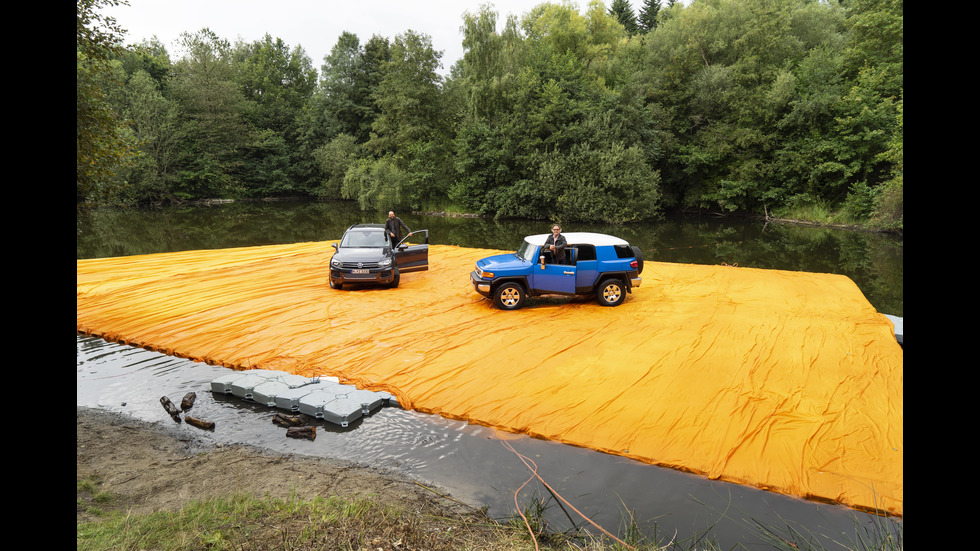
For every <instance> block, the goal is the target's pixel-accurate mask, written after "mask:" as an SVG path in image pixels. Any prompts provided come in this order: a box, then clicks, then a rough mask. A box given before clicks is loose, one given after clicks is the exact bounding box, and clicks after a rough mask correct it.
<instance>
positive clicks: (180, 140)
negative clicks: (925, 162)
mask: <svg viewBox="0 0 980 551" xmlns="http://www.w3.org/2000/svg"><path fill="white" fill-rule="evenodd" d="M111 1H112V0H85V1H84V2H79V14H80V15H79V22H80V23H79V47H78V70H77V75H78V87H77V88H78V98H79V99H78V159H79V170H78V172H79V181H78V197H79V200H81V199H82V198H96V197H98V198H106V199H109V198H112V196H113V195H115V198H119V197H121V198H123V199H127V200H130V201H136V202H156V201H166V200H190V199H200V198H206V197H215V196H223V197H245V196H270V195H284V194H290V195H294V194H300V195H311V196H312V195H318V196H322V197H327V198H338V197H339V198H346V199H351V200H356V201H357V202H358V204H359V205H360V206H361V207H362V208H396V207H412V208H425V207H437V208H443V207H444V205H443V204H444V203H446V202H451V203H453V204H454V205H453V206H455V207H457V208H462V209H465V210H468V211H473V212H480V213H483V214H488V215H495V216H520V217H529V218H549V219H553V220H563V221H574V220H597V221H598V220H603V221H614V222H628V221H630V220H638V219H642V218H648V217H651V216H655V215H656V214H657V213H658V212H659V211H660V209H661V208H663V207H664V206H667V207H677V208H688V207H699V208H710V209H717V210H724V211H734V210H746V211H754V212H762V211H765V210H768V211H770V212H776V211H779V210H784V211H785V210H786V209H794V208H800V207H804V206H807V205H820V206H825V207H828V208H831V209H839V210H840V211H841V212H843V213H846V214H848V215H849V216H851V217H852V218H854V219H865V220H867V219H871V220H873V221H874V223H875V224H879V225H882V226H889V227H898V228H901V227H902V204H903V201H902V198H903V185H904V179H903V152H904V148H903V134H902V133H903V116H904V115H903V109H904V99H903V90H904V83H903V58H902V56H903V33H904V30H903V19H902V3H901V0H847V2H846V3H843V5H841V4H838V3H837V2H836V1H835V0H829V1H824V0H766V1H764V2H760V1H757V0H697V1H696V2H691V3H690V4H689V5H687V6H685V5H683V4H681V3H675V2H674V1H673V0H667V1H666V2H664V1H663V0H644V3H643V7H642V8H641V10H640V12H639V21H638V22H637V24H638V25H639V29H638V30H637V29H633V28H632V27H631V24H630V18H631V17H632V13H633V12H632V9H631V8H630V4H629V3H628V2H626V1H625V0H616V1H615V2H613V4H612V7H611V8H610V9H607V7H606V6H605V5H604V4H603V3H602V2H600V1H598V0H591V1H589V2H588V3H587V5H586V6H585V9H584V10H583V11H581V12H580V11H579V9H578V7H576V6H575V5H573V4H572V3H571V2H569V1H564V2H556V3H542V4H538V5H536V6H534V7H532V8H531V9H530V10H528V11H527V12H526V13H524V15H523V16H521V17H516V16H514V15H508V17H507V18H506V19H499V18H498V15H497V13H496V12H494V11H493V10H492V8H491V7H490V6H489V5H485V6H482V7H481V8H480V10H479V11H477V12H476V13H466V14H464V15H463V19H462V31H463V48H464V55H463V58H462V59H461V60H460V61H459V62H458V63H457V64H456V65H455V66H454V67H452V68H451V72H450V77H449V78H447V79H443V78H442V77H441V76H440V75H439V74H438V72H437V71H436V69H437V68H438V67H439V64H440V59H441V53H439V52H436V51H435V50H434V49H433V48H432V44H431V41H430V39H429V38H428V36H426V35H424V34H421V33H417V32H414V31H408V32H406V33H404V34H401V35H398V36H396V37H395V39H394V41H392V42H389V40H388V39H386V38H382V37H378V36H373V37H372V38H371V40H369V41H368V42H367V43H365V44H361V42H360V40H359V39H358V38H357V37H356V36H355V35H353V34H350V33H344V34H343V35H341V37H340V38H339V40H338V41H337V44H336V46H335V47H334V48H333V49H332V50H331V52H330V53H329V54H328V55H327V56H326V57H325V58H324V60H323V66H322V71H321V74H320V75H319V79H317V75H316V71H315V70H313V68H312V63H311V62H310V61H309V60H308V59H307V58H306V56H305V54H304V53H303V51H302V48H301V47H299V46H297V47H296V48H293V49H290V48H288V47H287V46H286V45H285V44H284V43H283V42H282V41H281V40H279V39H274V38H272V37H271V36H268V35H266V36H265V37H264V38H263V39H262V40H260V41H257V42H254V43H251V44H243V43H239V44H237V45H236V47H235V48H231V47H230V46H229V44H228V43H227V41H225V40H223V39H221V38H220V37H218V36H216V35H214V33H211V32H210V31H208V30H207V29H204V30H202V31H200V32H198V33H196V34H193V35H189V34H185V35H184V37H183V44H182V45H183V48H182V49H181V51H182V55H181V57H180V59H177V60H175V61H173V62H172V61H171V60H170V58H169V56H168V54H167V52H166V50H165V49H164V48H163V47H162V46H161V45H160V44H159V42H158V41H156V40H151V41H144V42H143V43H142V44H139V45H136V46H132V47H130V48H129V49H128V50H126V51H120V49H119V47H118V42H119V40H118V38H119V34H120V31H119V29H118V28H117V27H113V22H111V21H101V20H99V19H98V18H97V17H96V16H94V15H93V14H94V13H95V11H94V9H95V7H97V6H99V5H103V4H106V5H108V3H109V2H111ZM498 25H499V28H498ZM93 27H95V30H92V28H93ZM113 29H115V32H114V31H113ZM634 33H636V36H631V35H632V34H634ZM137 144H138V146H139V149H138V151H139V153H140V155H139V157H138V158H135V162H133V163H131V165H130V166H126V161H127V159H132V157H131V156H129V157H128V155H129V152H130V151H135V150H136V149H135V147H134V146H135V145H137ZM119 190H122V193H121V194H119V193H112V192H113V191H115V192H118V191H119Z"/></svg>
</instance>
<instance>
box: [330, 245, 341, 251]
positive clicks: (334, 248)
mask: <svg viewBox="0 0 980 551" xmlns="http://www.w3.org/2000/svg"><path fill="white" fill-rule="evenodd" d="M331 245H333V250H335V251H339V250H340V249H338V248H337V244H336V243H331Z"/></svg>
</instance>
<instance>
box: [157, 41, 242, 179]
mask: <svg viewBox="0 0 980 551" xmlns="http://www.w3.org/2000/svg"><path fill="white" fill-rule="evenodd" d="M181 45H182V47H183V48H184V50H185V51H186V53H185V55H184V57H183V58H181V60H180V61H178V62H177V63H176V64H175V65H174V68H175V76H174V80H173V82H172V92H173V96H174V98H175V99H176V101H177V102H178V103H179V104H180V113H181V128H182V134H183V136H184V141H183V143H182V144H181V153H182V155H181V159H180V161H179V162H180V165H181V170H180V171H179V173H178V174H177V175H176V177H175V181H174V195H175V196H176V197H177V198H180V199H200V198H207V197H237V196H239V195H241V194H242V193H243V192H244V187H243V183H242V180H241V170H242V165H243V163H244V159H242V157H241V156H240V153H241V152H242V151H244V148H245V147H246V146H247V145H248V144H249V143H250V142H251V141H252V140H253V139H254V136H253V135H252V132H251V129H250V128H249V126H248V125H247V123H246V121H245V115H246V110H247V105H246V100H245V97H244V96H243V95H242V92H241V90H240V88H239V86H238V84H237V82H236V81H235V67H234V64H233V63H232V57H231V46H230V44H229V43H228V41H227V40H224V39H222V38H220V37H218V36H217V35H216V34H214V33H213V32H212V31H211V30H210V29H202V30H201V31H198V32H197V33H195V34H190V33H183V34H182V35H181Z"/></svg>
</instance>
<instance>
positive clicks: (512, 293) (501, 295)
mask: <svg viewBox="0 0 980 551" xmlns="http://www.w3.org/2000/svg"><path fill="white" fill-rule="evenodd" d="M526 298H527V293H526V292H525V291H524V287H522V286H521V284H520V283H504V284H503V285H501V286H499V287H497V290H496V291H494V293H493V303H494V305H495V306H496V307H497V308H500V309H501V310H517V309H518V308H520V307H521V306H524V300H525V299H526Z"/></svg>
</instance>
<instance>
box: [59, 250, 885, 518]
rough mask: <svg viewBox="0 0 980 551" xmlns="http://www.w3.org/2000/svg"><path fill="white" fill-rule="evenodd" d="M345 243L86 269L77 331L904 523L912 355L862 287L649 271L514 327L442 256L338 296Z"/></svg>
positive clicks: (671, 268) (733, 271) (103, 261)
mask: <svg viewBox="0 0 980 551" xmlns="http://www.w3.org/2000/svg"><path fill="white" fill-rule="evenodd" d="M332 252H333V249H332V248H331V247H330V246H329V242H318V243H296V244H290V245H274V246H261V247H243V248H234V249H221V250H199V251H186V252H176V253H164V254H152V255H143V256H130V257H119V258H100V259H90V260H78V261H77V300H76V307H77V330H78V332H79V333H83V334H91V335H96V336H100V337H102V338H105V339H107V340H110V341H118V342H125V343H128V344H131V345H134V346H139V347H144V348H148V349H152V350H158V351H162V352H165V353H168V354H172V355H176V356H180V357H185V358H191V359H193V360H197V361H203V362H208V363H210V364H215V365H223V366H227V367H230V368H234V369H249V368H261V369H276V370H282V371H287V372H291V373H295V374H298V375H304V376H313V375H333V376H337V377H339V378H340V379H341V380H342V381H344V382H347V383H352V384H356V385H357V386H359V387H361V388H365V389H369V390H375V391H386V392H389V393H392V394H394V395H395V396H396V397H397V398H398V401H399V403H400V404H401V405H402V406H404V407H405V408H409V409H415V410H418V411H422V412H428V413H432V414H438V415H442V416H445V417H448V418H453V419H461V420H465V421H469V422H472V423H478V424H481V425H488V426H492V427H496V428H499V429H502V430H506V431H513V432H519V433H527V434H529V435H532V436H535V437H540V438H546V439H550V440H556V441H559V442H564V443H567V444H572V445H576V446H584V447H588V448H593V449H596V450H599V451H602V452H607V453H611V454H618V455H623V456H627V457H631V458H634V459H637V460H640V461H644V462H648V463H652V464H656V465H661V466H666V467H671V468H676V469H681V470H684V471H689V472H693V473H697V474H700V475H703V476H706V477H709V478H712V479H721V480H726V481H731V482H736V483H740V484H745V485H750V486H755V487H759V488H764V489H768V490H772V491H776V492H781V493H785V494H790V495H795V496H800V497H804V498H808V499H814V500H821V501H829V502H835V503H840V504H843V505H846V506H849V507H853V508H857V509H863V510H877V511H883V512H887V513H890V514H895V515H902V510H903V453H904V442H903V435H904V432H903V410H904V407H903V350H902V348H901V346H899V345H898V344H897V342H896V340H895V337H894V334H893V326H892V323H891V322H890V321H888V319H887V318H886V317H885V316H883V315H881V314H879V313H878V312H876V311H875V309H874V308H873V307H872V306H871V305H870V304H869V303H868V301H867V299H865V297H864V296H863V295H862V293H861V292H860V290H858V288H857V286H856V285H855V284H854V283H853V282H852V281H851V280H850V279H848V278H847V277H844V276H840V275H831V274H814V273H806V272H791V271H780V270H761V269H753V268H747V267H730V266H703V265H689V264H671V263H661V262H651V261H647V262H646V265H645V269H644V271H643V273H642V277H643V283H642V285H641V286H640V287H638V288H636V289H634V290H633V293H632V294H631V295H629V296H628V298H627V299H626V302H624V303H623V304H622V305H620V306H617V307H611V308H610V307H602V306H599V305H598V304H597V303H596V302H595V300H594V298H572V299H569V298H550V297H549V298H538V299H532V300H530V301H529V302H528V303H527V306H525V307H524V308H523V309H521V310H517V311H501V310H497V309H495V308H493V307H492V305H491V302H490V301H489V300H487V299H484V298H483V297H481V296H479V295H477V294H476V293H475V292H474V291H473V289H472V287H471V285H470V282H469V272H470V271H471V270H472V269H473V266H474V263H475V262H476V260H477V259H479V258H482V257H484V256H488V255H490V254H497V253H500V252H501V251H497V250H487V249H473V248H461V247H455V246H449V245H433V246H431V247H430V259H429V262H430V269H429V271H427V272H420V273H413V274H405V275H403V276H402V278H401V284H400V286H399V287H398V288H397V289H385V288H362V289H356V288H353V289H344V290H340V291H338V290H334V289H331V288H329V286H328V285H327V270H328V264H329V260H330V256H331V253H332Z"/></svg>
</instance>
